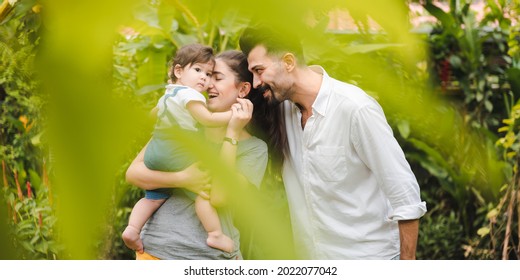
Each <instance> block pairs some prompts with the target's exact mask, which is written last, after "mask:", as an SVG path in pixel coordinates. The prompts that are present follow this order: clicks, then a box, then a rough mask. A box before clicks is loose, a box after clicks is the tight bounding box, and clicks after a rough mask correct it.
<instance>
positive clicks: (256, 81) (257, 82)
mask: <svg viewBox="0 0 520 280" xmlns="http://www.w3.org/2000/svg"><path fill="white" fill-rule="evenodd" d="M261 84H262V81H261V80H260V78H259V77H258V76H257V75H253V88H258V87H259V86H260V85H261Z"/></svg>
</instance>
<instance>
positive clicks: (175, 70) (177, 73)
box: [173, 64, 183, 80]
mask: <svg viewBox="0 0 520 280" xmlns="http://www.w3.org/2000/svg"><path fill="white" fill-rule="evenodd" d="M182 71H183V69H182V66H181V65H180V64H175V66H174V67H173V75H175V77H176V78H177V80H178V79H179V78H180V77H181V75H182Z"/></svg>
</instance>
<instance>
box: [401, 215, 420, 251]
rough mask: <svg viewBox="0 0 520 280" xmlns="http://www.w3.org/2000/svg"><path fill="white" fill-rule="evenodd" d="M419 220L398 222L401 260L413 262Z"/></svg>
mask: <svg viewBox="0 0 520 280" xmlns="http://www.w3.org/2000/svg"><path fill="white" fill-rule="evenodd" d="M418 236H419V220H401V221H399V239H400V240H401V260H415V251H416V249H417V238H418Z"/></svg>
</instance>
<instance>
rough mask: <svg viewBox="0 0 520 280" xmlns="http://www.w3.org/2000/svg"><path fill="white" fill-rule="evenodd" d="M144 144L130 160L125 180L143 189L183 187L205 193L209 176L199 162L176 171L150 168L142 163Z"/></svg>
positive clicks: (208, 186)
mask: <svg viewBox="0 0 520 280" xmlns="http://www.w3.org/2000/svg"><path fill="white" fill-rule="evenodd" d="M145 150H146V146H145V147H144V148H143V149H142V150H141V152H140V153H139V154H138V155H137V157H136V158H135V159H134V160H133V161H132V163H131V164H130V166H129V167H128V169H127V171H126V181H127V182H128V183H130V184H132V185H135V186H137V187H139V188H141V189H144V190H153V189H157V188H185V189H187V190H189V191H192V192H194V193H197V194H200V195H201V196H203V197H207V195H204V194H201V192H203V191H204V192H206V193H208V192H209V190H210V188H211V185H210V181H211V177H210V175H209V172H208V171H204V170H202V169H201V168H200V164H199V163H194V164H192V165H190V166H188V167H187V168H186V169H184V170H181V171H177V172H166V171H157V170H150V169H148V168H147V167H146V165H145V164H144V153H145Z"/></svg>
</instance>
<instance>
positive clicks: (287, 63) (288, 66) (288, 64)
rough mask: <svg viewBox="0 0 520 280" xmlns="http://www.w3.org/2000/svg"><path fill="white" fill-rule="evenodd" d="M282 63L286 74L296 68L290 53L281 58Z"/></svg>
mask: <svg viewBox="0 0 520 280" xmlns="http://www.w3.org/2000/svg"><path fill="white" fill-rule="evenodd" d="M282 62H283V65H284V67H285V70H287V72H291V71H292V70H293V69H294V68H296V57H295V56H294V54H292V53H286V54H284V55H283V56H282Z"/></svg>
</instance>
